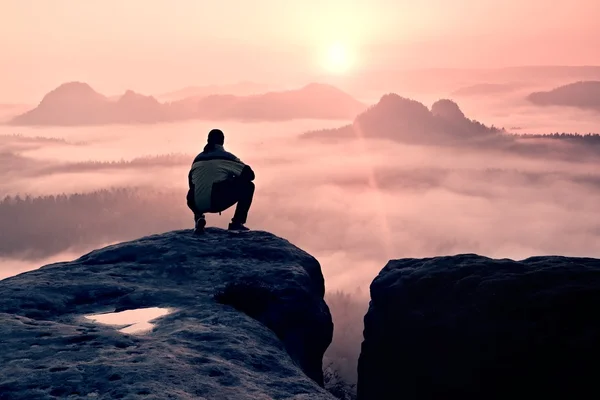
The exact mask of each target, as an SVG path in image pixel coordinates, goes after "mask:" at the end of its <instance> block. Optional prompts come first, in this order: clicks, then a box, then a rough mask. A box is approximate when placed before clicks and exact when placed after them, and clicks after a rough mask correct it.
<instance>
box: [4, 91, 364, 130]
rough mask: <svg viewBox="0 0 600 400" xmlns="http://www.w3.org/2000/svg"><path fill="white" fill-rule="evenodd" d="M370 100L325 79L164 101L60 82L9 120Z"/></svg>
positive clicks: (108, 119) (302, 107) (337, 107)
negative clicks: (259, 90) (290, 86)
mask: <svg viewBox="0 0 600 400" xmlns="http://www.w3.org/2000/svg"><path fill="white" fill-rule="evenodd" d="M365 108H366V105H364V104H363V103H361V102H359V101H358V100H356V99H354V98H353V97H352V96H350V95H349V94H347V93H345V92H343V91H341V90H339V89H337V88H335V87H333V86H330V85H325V84H318V83H311V84H309V85H306V86H304V87H302V88H300V89H295V90H286V91H278V92H266V93H263V94H257V95H248V96H236V95H227V94H216V95H210V96H204V97H203V96H200V97H197V96H192V97H187V98H184V99H181V100H177V101H173V102H162V103H161V102H159V101H158V100H157V99H156V98H155V97H153V96H145V95H142V94H139V93H136V92H133V91H131V90H128V91H126V92H125V93H124V94H123V95H122V96H120V97H117V98H109V97H107V96H104V95H102V94H100V93H98V92H96V91H95V90H94V89H93V88H92V87H91V86H90V85H88V84H87V83H82V82H69V83H65V84H62V85H60V86H59V87H57V88H56V89H54V90H52V91H51V92H50V93H48V94H46V95H45V96H44V98H43V99H42V101H41V102H40V103H39V105H38V106H37V107H36V108H34V109H32V110H29V111H27V112H25V113H24V114H21V115H18V116H16V117H15V118H13V119H12V120H10V121H9V124H12V125H50V126H52V125H55V126H78V125H105V124H139V123H158V122H173V121H181V120H190V119H204V120H231V119H235V120H255V121H256V120H259V121H281V120H290V119H301V118H311V119H352V118H354V117H355V116H356V115H357V114H359V113H360V112H361V111H363V110H364V109H365Z"/></svg>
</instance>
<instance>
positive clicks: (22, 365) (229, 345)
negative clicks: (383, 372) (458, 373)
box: [0, 229, 333, 399]
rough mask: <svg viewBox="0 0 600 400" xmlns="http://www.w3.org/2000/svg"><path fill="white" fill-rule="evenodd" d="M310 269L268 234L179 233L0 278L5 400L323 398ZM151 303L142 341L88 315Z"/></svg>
mask: <svg viewBox="0 0 600 400" xmlns="http://www.w3.org/2000/svg"><path fill="white" fill-rule="evenodd" d="M323 295H324V281H323V276H322V273H321V269H320V266H319V263H318V262H317V261H316V260H315V259H314V258H313V257H311V256H310V255H308V254H307V253H305V252H303V251H302V250H300V249H298V248H296V247H294V246H293V245H291V244H290V243H289V242H287V241H285V240H283V239H280V238H277V237H275V236H273V235H271V234H268V233H264V232H242V233H231V232H227V231H222V230H219V229H208V230H207V234H206V235H203V236H194V235H193V234H192V233H191V231H176V232H171V233H166V234H163V235H155V236H150V237H146V238H142V239H139V240H136V241H132V242H128V243H122V244H119V245H115V246H110V247H107V248H104V249H101V250H97V251H94V252H92V253H90V254H88V255H85V256H83V257H81V258H80V259H78V260H75V261H73V262H68V263H60V264H53V265H49V266H46V267H43V268H41V269H39V270H36V271H31V272H28V273H25V274H21V275H18V276H15V277H12V278H9V279H5V280H3V281H1V282H0V399H4V398H7V399H8V398H10V399H37V398H52V396H63V397H67V396H70V395H74V398H80V397H81V398H88V396H93V397H94V398H130V397H131V398H134V397H135V398H137V397H136V396H142V395H143V396H146V397H145V398H156V399H159V398H160V399H165V398H174V399H188V398H199V399H203V398H204V399H267V398H269V399H271V398H278V399H309V398H310V399H331V398H332V397H331V396H330V395H329V394H328V393H327V392H325V391H324V390H323V389H322V388H321V387H320V385H322V383H323V376H322V370H321V368H322V365H321V364H322V361H321V360H322V356H323V353H324V352H325V350H326V348H327V346H328V345H329V343H330V342H331V337H332V332H333V324H332V321H331V315H330V313H329V309H328V307H327V305H326V304H325V302H324V301H323ZM151 307H159V308H162V309H167V311H169V312H170V313H168V314H167V315H165V316H163V317H161V318H160V319H158V320H156V321H155V322H153V323H154V324H155V325H154V327H153V328H152V329H151V331H149V332H146V333H144V334H132V333H127V332H128V329H129V328H125V329H122V330H120V329H121V328H123V326H119V327H114V326H110V325H105V324H100V323H97V322H94V321H92V320H90V319H88V318H85V316H87V315H90V314H96V313H102V312H114V311H116V312H120V311H124V310H134V309H142V308H151Z"/></svg>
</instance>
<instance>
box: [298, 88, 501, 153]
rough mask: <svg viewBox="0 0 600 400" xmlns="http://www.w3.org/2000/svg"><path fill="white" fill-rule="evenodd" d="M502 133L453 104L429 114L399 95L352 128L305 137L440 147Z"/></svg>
mask: <svg viewBox="0 0 600 400" xmlns="http://www.w3.org/2000/svg"><path fill="white" fill-rule="evenodd" d="M499 132H501V131H500V130H499V129H496V128H494V127H487V126H485V125H483V124H481V123H479V122H477V121H474V120H470V119H468V118H467V117H466V116H465V115H464V114H463V112H462V111H461V110H460V108H459V107H458V105H457V104H456V103H454V102H453V101H451V100H447V99H444V100H439V101H437V102H436V103H434V104H433V106H432V107H431V110H430V109H428V108H427V107H426V106H425V105H423V104H421V103H419V102H418V101H415V100H411V99H407V98H404V97H401V96H399V95H397V94H387V95H384V96H383V97H382V98H381V100H380V101H379V102H378V103H377V104H376V105H374V106H372V107H370V108H369V109H368V110H366V111H365V112H363V113H362V114H360V115H359V116H358V117H357V118H356V119H355V120H354V122H353V124H351V125H347V126H344V127H341V128H337V129H326V130H321V131H313V132H307V133H305V134H304V135H303V137H304V138H311V139H322V140H339V139H343V138H352V137H363V138H382V139H392V140H396V141H400V142H407V143H420V144H441V143H449V142H460V141H464V140H466V139H469V140H475V141H477V140H480V139H486V138H490V137H491V136H492V134H494V133H499Z"/></svg>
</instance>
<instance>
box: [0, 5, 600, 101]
mask: <svg viewBox="0 0 600 400" xmlns="http://www.w3.org/2000/svg"><path fill="white" fill-rule="evenodd" d="M599 16H600V1H598V0H553V1H548V0H543V1H542V0H497V1H495V0H452V1H450V0H421V1H414V0H410V1H409V0H353V1H349V0H318V1H317V0H302V1H300V0H285V1H283V0H253V1H245V0H219V1H216V0H212V1H208V0H87V1H82V0H51V1H49V0H1V1H0V65H1V71H0V72H1V74H0V92H1V93H0V101H1V102H7V101H14V102H31V101H37V100H39V96H41V95H43V94H44V93H46V92H47V91H48V90H50V89H52V88H54V87H55V86H57V85H58V84H60V83H62V82H65V81H70V80H82V81H86V82H89V83H90V84H92V85H93V86H94V87H95V88H97V89H98V90H99V91H102V92H104V93H106V94H109V95H110V94H114V93H118V92H121V91H123V90H124V89H126V88H132V89H134V90H138V91H142V92H145V93H157V92H161V91H168V90H171V89H177V88H179V87H182V86H186V85H190V84H208V83H227V82H235V81H240V80H254V81H262V82H274V83H285V82H290V83H301V82H303V81H305V80H308V79H310V78H314V76H315V75H319V74H323V73H332V72H331V69H326V68H325V67H326V66H328V65H329V66H331V63H332V62H338V63H340V64H342V65H341V66H343V67H345V68H337V70H336V68H333V70H334V72H333V73H336V72H337V73H340V72H341V70H342V69H343V70H345V71H347V73H352V72H357V71H359V70H364V69H373V68H413V67H431V66H436V67H456V66H459V67H461V66H477V67H489V66H509V65H540V64H562V65H582V64H587V65H592V64H600V52H598V51H597V49H598V47H599V45H600V39H599V38H600V25H599V24H597V19H598V17H599ZM336 43H338V45H337V46H338V47H340V46H341V47H342V48H343V49H344V51H345V52H346V55H339V54H337V53H335V51H336V50H333V49H335V48H336V47H335V44H336ZM334 53H335V54H334ZM340 58H341V60H340ZM332 60H333V61H332ZM336 60H337V61H336ZM346 64H347V65H346Z"/></svg>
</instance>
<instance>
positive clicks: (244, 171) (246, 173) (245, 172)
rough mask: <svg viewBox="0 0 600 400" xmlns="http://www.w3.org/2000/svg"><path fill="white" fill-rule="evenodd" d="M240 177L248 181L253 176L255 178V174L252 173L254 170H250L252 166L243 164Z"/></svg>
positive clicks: (251, 179)
mask: <svg viewBox="0 0 600 400" xmlns="http://www.w3.org/2000/svg"><path fill="white" fill-rule="evenodd" d="M240 178H241V179H244V180H248V181H253V180H254V178H256V175H254V171H253V170H252V168H250V166H249V165H244V168H243V169H242V173H241V174H240Z"/></svg>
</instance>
